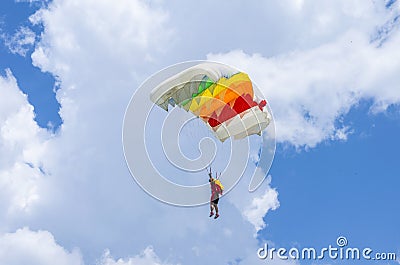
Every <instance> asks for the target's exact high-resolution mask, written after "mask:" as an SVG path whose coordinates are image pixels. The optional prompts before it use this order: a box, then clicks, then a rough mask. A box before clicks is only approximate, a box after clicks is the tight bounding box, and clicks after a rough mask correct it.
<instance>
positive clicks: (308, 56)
mask: <svg viewBox="0 0 400 265" xmlns="http://www.w3.org/2000/svg"><path fill="white" fill-rule="evenodd" d="M399 41H400V36H399V35H398V34H397V35H393V36H392V38H391V39H389V40H387V41H386V43H385V44H384V45H383V46H382V47H380V48H377V47H376V46H375V45H374V44H373V43H370V40H369V36H368V35H366V34H364V33H362V32H357V31H353V30H349V31H347V32H346V33H344V34H343V35H342V36H340V37H339V38H338V39H336V40H335V41H333V42H331V43H327V44H324V45H321V46H319V47H316V48H313V49H309V50H305V51H297V52H293V53H290V54H287V55H285V56H276V57H271V58H266V57H263V56H262V55H260V54H252V55H248V54H246V53H244V52H243V51H240V50H237V51H232V52H228V53H225V54H222V53H221V54H209V55H208V58H209V59H212V60H217V61H223V62H226V63H231V64H236V65H237V66H238V67H240V68H242V69H243V70H245V71H247V72H248V73H249V74H250V75H251V76H252V77H253V79H254V80H255V81H256V83H257V85H258V86H259V88H260V89H261V90H262V91H263V92H264V94H265V96H266V97H267V99H268V101H269V104H270V106H271V107H272V110H273V112H274V117H275V121H276V135H277V141H278V142H281V143H282V142H287V143H290V144H292V145H294V146H296V147H303V146H304V147H315V146H316V145H317V144H318V143H320V142H322V141H324V140H328V139H330V140H345V139H346V137H347V135H348V133H351V132H352V130H351V128H350V127H349V125H346V124H342V123H341V122H340V118H341V117H343V116H344V115H346V114H347V113H348V112H349V110H350V109H351V108H352V107H356V106H357V104H358V103H359V102H360V100H362V99H365V100H369V99H372V100H373V106H372V110H374V111H375V112H377V111H384V110H386V108H387V107H388V106H389V105H390V104H398V103H399V102H400V92H399V91H400V90H399V89H398V85H397V84H398V83H399V81H400V80H399V77H398V75H397V73H398V70H399V69H400V63H399V62H400V61H399V59H400V52H399V51H398V49H397V48H396V47H397V45H398V43H399Z"/></svg>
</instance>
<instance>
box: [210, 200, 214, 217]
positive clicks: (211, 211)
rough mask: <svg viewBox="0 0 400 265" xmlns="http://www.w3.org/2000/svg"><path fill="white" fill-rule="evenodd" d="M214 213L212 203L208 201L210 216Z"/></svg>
mask: <svg viewBox="0 0 400 265" xmlns="http://www.w3.org/2000/svg"><path fill="white" fill-rule="evenodd" d="M213 215H214V204H213V203H212V202H210V217H211V216H213Z"/></svg>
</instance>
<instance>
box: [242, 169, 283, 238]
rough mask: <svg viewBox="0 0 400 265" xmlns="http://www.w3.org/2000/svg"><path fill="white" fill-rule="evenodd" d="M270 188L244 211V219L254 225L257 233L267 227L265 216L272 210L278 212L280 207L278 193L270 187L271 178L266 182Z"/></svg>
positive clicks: (255, 198)
mask: <svg viewBox="0 0 400 265" xmlns="http://www.w3.org/2000/svg"><path fill="white" fill-rule="evenodd" d="M264 181H265V182H266V183H267V184H268V186H267V188H266V189H265V191H264V194H262V195H261V196H260V197H254V198H253V199H252V201H251V204H250V205H248V206H247V208H246V209H245V210H244V211H243V215H244V217H245V218H246V219H247V220H248V221H249V222H250V223H251V224H253V225H254V227H255V229H256V232H258V231H260V230H261V229H263V228H264V227H265V225H266V224H265V222H264V220H263V218H264V216H265V215H266V214H267V213H268V212H269V211H270V210H276V209H277V208H278V207H279V201H278V192H277V191H276V189H273V188H271V187H270V183H271V176H270V175H269V176H268V177H267V179H266V180H264Z"/></svg>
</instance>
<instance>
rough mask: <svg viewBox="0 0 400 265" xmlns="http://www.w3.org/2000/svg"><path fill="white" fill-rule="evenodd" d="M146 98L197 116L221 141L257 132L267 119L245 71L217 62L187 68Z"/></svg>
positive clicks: (267, 116)
mask: <svg viewBox="0 0 400 265" xmlns="http://www.w3.org/2000/svg"><path fill="white" fill-rule="evenodd" d="M150 99H151V101H153V102H154V103H155V104H157V105H158V106H160V107H161V108H163V109H165V110H166V111H168V105H172V106H175V105H178V106H179V107H181V108H183V109H185V110H186V111H190V112H192V113H193V114H194V115H196V116H197V117H200V118H201V119H202V120H203V121H204V122H205V123H206V124H207V125H208V126H209V128H210V129H211V130H212V131H213V132H214V134H215V136H216V137H217V138H218V139H219V140H221V141H222V142H223V141H225V140H226V139H227V138H229V137H230V136H233V137H234V138H235V139H241V138H245V137H246V136H248V135H252V134H259V135H260V134H261V131H262V130H264V129H265V128H266V127H267V126H268V124H269V122H270V119H271V116H270V114H269V113H268V111H267V108H265V106H266V104H267V102H266V100H264V99H259V98H258V97H257V96H256V95H255V93H254V90H253V84H252V82H251V80H250V78H249V76H248V75H247V74H246V73H243V72H239V71H237V70H235V69H233V68H231V67H229V66H226V65H222V64H217V63H202V64H198V65H195V66H193V67H191V68H188V69H186V70H184V71H182V72H180V73H178V74H176V75H174V76H172V77H170V78H169V79H167V80H165V81H164V82H162V83H161V84H159V85H158V86H157V87H155V88H154V89H153V90H152V91H151V94H150Z"/></svg>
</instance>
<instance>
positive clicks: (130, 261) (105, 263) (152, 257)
mask: <svg viewBox="0 0 400 265" xmlns="http://www.w3.org/2000/svg"><path fill="white" fill-rule="evenodd" d="M167 264H170V263H165V262H162V261H161V260H160V258H159V257H158V256H157V255H156V253H155V252H154V250H153V247H152V246H148V247H147V248H146V249H145V250H143V252H142V253H141V254H140V255H137V256H135V257H132V258H126V259H122V258H120V259H118V260H115V259H114V258H113V257H112V256H111V254H110V251H109V250H106V251H105V253H104V254H103V257H102V260H101V261H100V265H167Z"/></svg>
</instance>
